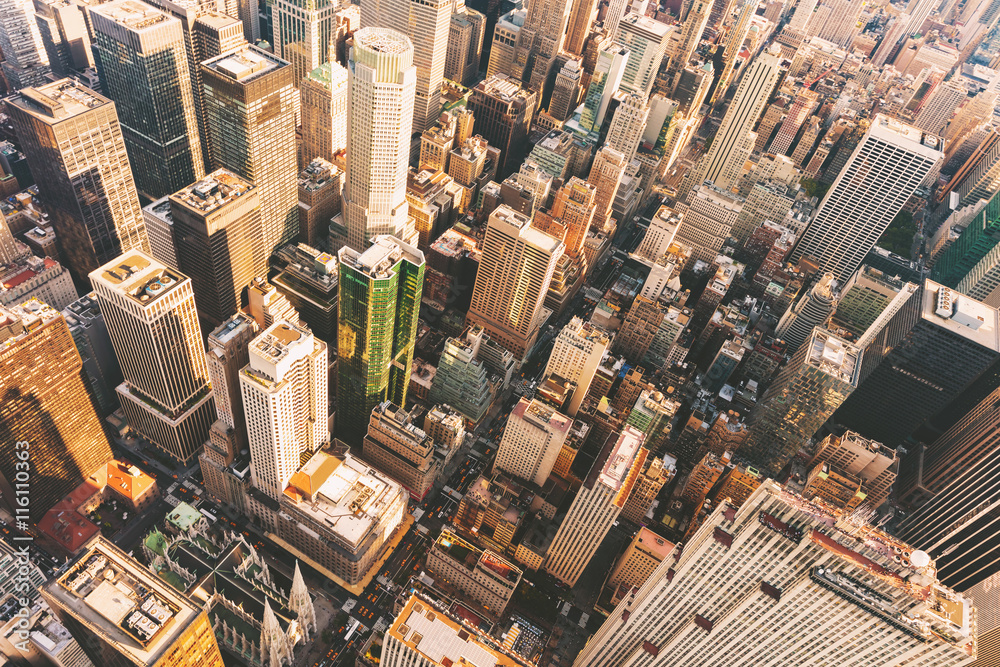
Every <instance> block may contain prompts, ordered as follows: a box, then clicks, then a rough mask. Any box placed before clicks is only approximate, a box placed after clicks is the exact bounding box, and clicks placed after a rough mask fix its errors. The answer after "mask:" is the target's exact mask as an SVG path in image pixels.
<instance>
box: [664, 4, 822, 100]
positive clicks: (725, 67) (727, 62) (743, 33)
mask: <svg viewBox="0 0 1000 667" xmlns="http://www.w3.org/2000/svg"><path fill="white" fill-rule="evenodd" d="M809 1H810V0H805V2H806V3H808V2H809ZM799 6H802V3H799ZM756 12H757V5H756V4H754V3H753V2H746V1H744V2H743V6H742V7H740V9H739V13H738V14H737V16H736V23H735V24H734V25H733V27H732V28H730V30H729V32H727V33H726V38H725V43H724V49H723V51H722V74H720V75H719V82H718V83H717V84H716V86H715V92H713V93H712V102H713V103H714V102H715V101H716V100H718V99H719V97H720V96H721V95H725V94H726V91H727V90H728V89H729V79H730V77H732V75H733V68H734V67H735V66H736V56H738V55H739V53H740V50H741V49H742V48H743V42H744V41H746V38H747V32H748V31H749V30H750V19H751V18H753V16H755V15H756ZM793 20H794V19H793ZM682 71H683V70H682ZM676 96H677V88H676V87H675V88H674V97H676Z"/></svg>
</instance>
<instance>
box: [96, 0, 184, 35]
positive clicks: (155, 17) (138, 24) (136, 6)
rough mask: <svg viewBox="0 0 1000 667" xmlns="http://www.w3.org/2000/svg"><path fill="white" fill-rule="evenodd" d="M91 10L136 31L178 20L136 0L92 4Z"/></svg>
mask: <svg viewBox="0 0 1000 667" xmlns="http://www.w3.org/2000/svg"><path fill="white" fill-rule="evenodd" d="M90 11H91V12H93V13H95V14H98V15H100V16H105V17H107V18H108V19H110V20H112V21H115V22H116V23H120V24H121V25H123V26H125V27H127V28H129V29H131V30H135V31H143V30H148V29H149V28H152V27H154V26H158V25H160V24H161V23H166V22H168V21H176V20H177V19H173V18H171V17H169V16H167V15H166V14H164V13H163V12H161V11H160V10H158V9H156V8H155V7H152V6H150V5H147V4H146V3H144V2H136V1H135V0H120V2H109V3H107V4H105V5H97V6H92V7H91V8H90Z"/></svg>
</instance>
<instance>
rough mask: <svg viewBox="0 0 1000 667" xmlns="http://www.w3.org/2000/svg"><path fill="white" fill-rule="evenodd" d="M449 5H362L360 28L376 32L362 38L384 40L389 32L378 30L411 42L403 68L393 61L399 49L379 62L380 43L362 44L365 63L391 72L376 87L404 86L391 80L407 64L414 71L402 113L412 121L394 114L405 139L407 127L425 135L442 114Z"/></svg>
mask: <svg viewBox="0 0 1000 667" xmlns="http://www.w3.org/2000/svg"><path fill="white" fill-rule="evenodd" d="M453 5H454V3H453V2H451V0H402V1H401V0H364V2H362V3H361V26H362V29H364V28H378V29H379V30H378V31H377V32H374V33H373V32H367V33H364V34H367V35H375V34H378V35H381V36H382V39H385V36H386V35H387V34H389V33H386V32H385V30H382V29H388V30H390V31H395V32H398V33H400V34H401V35H403V36H405V37H407V38H408V39H409V40H410V45H409V49H407V51H408V53H407V55H405V56H403V57H402V59H401V60H399V61H398V63H401V62H403V61H404V60H405V64H404V65H400V64H398V63H394V62H392V61H395V60H396V59H397V58H399V56H400V52H399V51H397V49H398V48H399V47H394V48H393V52H394V57H392V58H378V57H376V55H375V54H376V53H377V52H378V51H377V49H378V47H379V46H380V45H381V43H380V40H376V39H374V38H373V39H372V40H368V39H363V40H362V42H364V43H365V44H366V46H365V50H366V54H367V56H366V57H367V60H364V62H365V64H366V65H368V66H369V67H372V68H375V69H381V68H382V67H389V68H390V69H389V70H387V71H386V74H383V75H382V76H381V77H379V83H381V82H383V81H386V82H390V81H391V82H392V83H402V82H401V81H396V80H395V79H396V78H397V77H398V76H399V75H401V74H402V73H403V72H404V71H406V70H408V69H409V68H410V66H411V65H412V66H413V67H415V68H416V75H415V79H414V83H413V84H408V85H412V86H413V88H412V91H413V92H409V90H408V91H407V95H408V96H409V98H410V99H409V100H408V101H407V103H406V109H405V111H406V112H409V114H410V116H411V118H407V117H406V113H400V112H401V111H402V110H400V111H397V112H396V113H400V117H399V119H398V121H397V122H398V123H400V124H401V125H402V126H405V127H406V130H407V137H409V132H410V128H411V127H412V128H413V132H423V131H424V130H426V129H427V128H429V127H431V126H432V125H434V123H436V122H437V119H438V116H439V115H440V114H441V82H442V81H443V80H444V65H445V60H446V58H447V55H448V32H449V29H450V26H451V14H452V7H453ZM358 34H359V33H355V34H354V49H355V50H357V49H358V44H359V42H358ZM393 41H396V40H395V39H393ZM354 58H358V55H357V54H355V56H354ZM390 71H391V72H392V73H391V74H390V73H389V72H390ZM369 104H370V102H369ZM411 105H412V106H411ZM375 118H378V116H377V115H376V116H375ZM404 162H406V160H405V159H404Z"/></svg>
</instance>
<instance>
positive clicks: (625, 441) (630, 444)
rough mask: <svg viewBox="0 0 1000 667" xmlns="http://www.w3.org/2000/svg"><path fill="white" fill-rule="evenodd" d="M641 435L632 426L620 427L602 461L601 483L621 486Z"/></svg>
mask: <svg viewBox="0 0 1000 667" xmlns="http://www.w3.org/2000/svg"><path fill="white" fill-rule="evenodd" d="M643 437H644V436H643V434H642V432H641V431H639V430H638V429H636V428H634V427H632V426H625V428H623V429H622V431H621V435H620V436H618V442H616V443H615V446H614V448H613V449H612V450H611V454H610V455H609V456H608V458H607V460H606V461H605V462H604V467H603V469H602V470H601V474H600V476H599V477H598V480H599V481H600V482H601V483H602V484H604V485H606V486H609V487H611V488H612V489H615V490H618V489H621V488H622V487H623V485H624V484H625V482H626V478H627V477H628V472H629V470H631V469H632V464H633V462H635V459H636V456H638V455H639V453H640V450H641V449H642V441H643ZM623 502H624V499H623Z"/></svg>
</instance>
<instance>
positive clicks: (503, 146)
mask: <svg viewBox="0 0 1000 667" xmlns="http://www.w3.org/2000/svg"><path fill="white" fill-rule="evenodd" d="M537 104H538V96H537V94H536V93H534V92H532V91H528V90H524V89H523V88H521V86H519V85H518V84H517V83H516V82H515V81H512V80H510V79H508V78H507V77H506V76H505V75H503V74H497V75H494V76H491V77H490V78H488V79H486V81H482V82H480V83H479V85H477V86H476V87H475V88H474V89H473V90H472V95H471V96H470V97H469V103H468V108H469V110H470V111H471V112H472V115H473V116H475V118H476V132H477V133H479V134H480V135H482V137H483V138H484V139H486V141H488V142H489V144H490V146H493V147H495V148H499V149H500V159H499V161H498V163H497V180H502V179H504V178H507V177H508V176H510V175H511V174H512V173H513V172H515V171H517V170H518V168H519V167H520V166H521V162H522V161H523V160H524V156H525V155H527V154H528V149H529V148H530V144H529V142H528V131H529V130H530V129H531V120H532V118H533V117H534V113H535V107H536V106H537Z"/></svg>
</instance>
